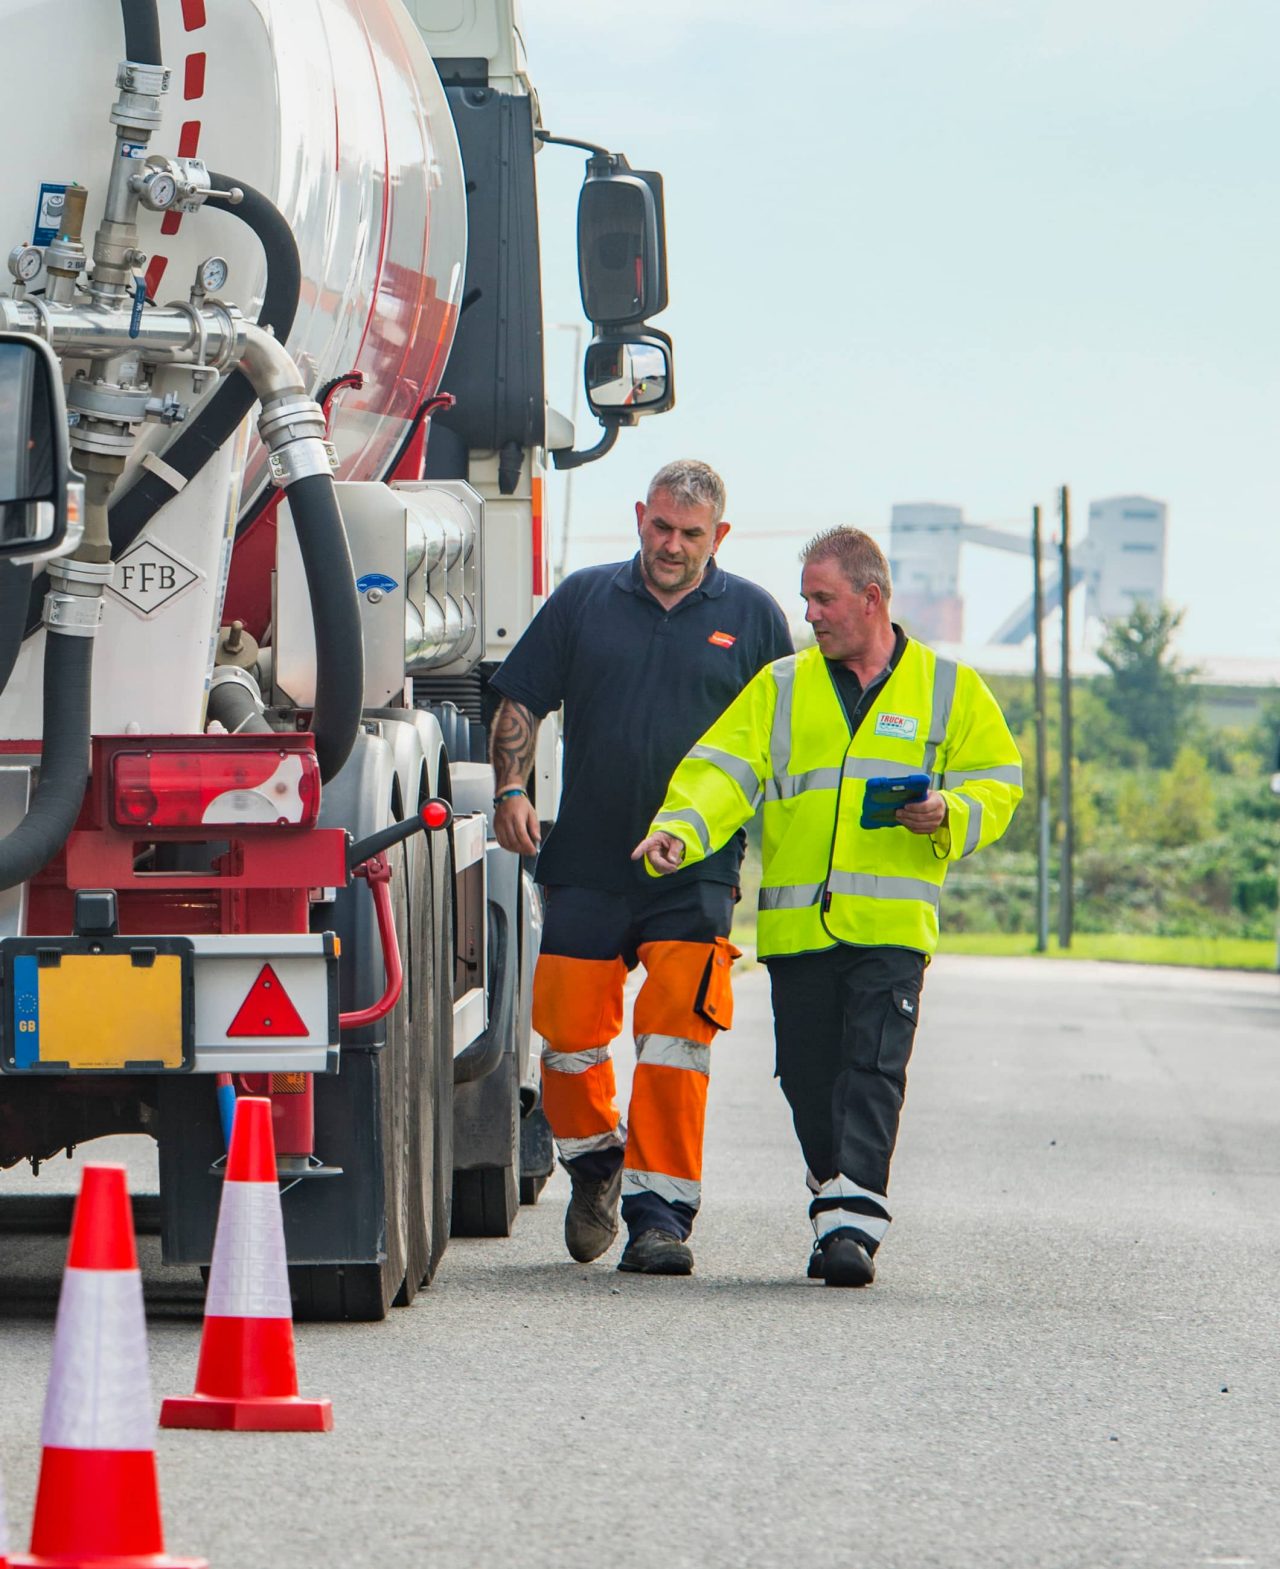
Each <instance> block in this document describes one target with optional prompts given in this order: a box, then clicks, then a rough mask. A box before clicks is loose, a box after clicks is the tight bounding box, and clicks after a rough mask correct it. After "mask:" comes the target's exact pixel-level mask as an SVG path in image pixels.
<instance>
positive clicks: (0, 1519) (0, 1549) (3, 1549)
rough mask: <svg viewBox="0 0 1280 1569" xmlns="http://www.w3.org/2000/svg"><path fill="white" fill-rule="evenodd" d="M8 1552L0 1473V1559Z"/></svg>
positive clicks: (2, 1473) (7, 1526)
mask: <svg viewBox="0 0 1280 1569" xmlns="http://www.w3.org/2000/svg"><path fill="white" fill-rule="evenodd" d="M8 1551H9V1517H8V1515H7V1514H5V1512H4V1472H3V1471H0V1558H3V1557H4V1556H5V1555H6V1554H7V1553H8Z"/></svg>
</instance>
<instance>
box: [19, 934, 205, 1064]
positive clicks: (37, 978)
mask: <svg viewBox="0 0 1280 1569" xmlns="http://www.w3.org/2000/svg"><path fill="white" fill-rule="evenodd" d="M50 951H51V950H50V949H46V950H45V952H44V953H39V952H31V951H28V952H25V953H17V954H14V956H13V958H12V960H11V965H10V967H9V975H8V977H7V978H8V981H9V985H10V988H11V996H10V998H9V1008H8V1013H9V1018H8V1021H7V1022H8V1024H9V1029H8V1030H6V1032H5V1035H6V1040H5V1058H6V1062H5V1067H6V1068H7V1069H9V1071H11V1072H12V1071H15V1070H16V1071H18V1072H22V1071H24V1070H25V1071H32V1070H34V1071H37V1072H38V1071H40V1070H41V1069H44V1070H46V1071H50V1070H55V1071H56V1070H57V1069H65V1070H68V1071H71V1072H77V1071H79V1072H84V1071H89V1072H98V1073H103V1072H117V1073H119V1072H134V1073H145V1072H152V1073H154V1072H164V1071H169V1072H172V1071H174V1070H181V1069H182V1068H184V1067H188V1066H189V1065H190V1062H191V1031H190V1028H189V1026H188V1023H187V1021H188V1019H189V1016H190V1009H189V1008H188V1007H186V1006H185V1002H186V995H187V992H188V991H189V963H188V962H186V961H184V956H183V954H181V953H156V952H154V951H153V952H152V953H151V954H150V955H149V957H150V962H149V963H146V964H136V963H135V962H134V960H133V957H132V955H131V954H130V953H129V952H123V953H122V952H106V953H84V952H80V953H69V952H65V951H64V952H61V953H59V954H57V962H56V963H51V962H48V959H47V957H46V956H47V954H48V953H49V952H50Z"/></svg>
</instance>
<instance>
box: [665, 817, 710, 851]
mask: <svg viewBox="0 0 1280 1569" xmlns="http://www.w3.org/2000/svg"><path fill="white" fill-rule="evenodd" d="M660 823H685V824H687V825H688V826H689V827H690V828H692V829H693V831H694V833H695V834H697V836H698V843H699V844H700V845H701V846H702V853H703V855H710V854H711V830H710V829H709V828H708V827H707V820H706V818H705V817H703V815H702V813H701V812H695V811H694V809H693V808H692V807H691V806H685V807H681V809H680V810H679V811H675V812H658V813H657V814H656V815H655V817H654V819H653V825H654V827H655V828H656V827H657V826H658V825H659V824H660Z"/></svg>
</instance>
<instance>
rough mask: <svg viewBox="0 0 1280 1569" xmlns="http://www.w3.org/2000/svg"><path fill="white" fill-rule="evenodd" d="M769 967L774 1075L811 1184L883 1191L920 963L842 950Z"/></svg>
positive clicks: (902, 951)
mask: <svg viewBox="0 0 1280 1569" xmlns="http://www.w3.org/2000/svg"><path fill="white" fill-rule="evenodd" d="M766 962H767V964H768V967H769V980H770V983H771V985H772V988H773V1018H774V1033H775V1037H776V1040H777V1053H778V1054H777V1070H776V1071H777V1075H778V1078H779V1080H780V1081H781V1084H782V1093H783V1094H784V1095H785V1096H786V1097H787V1102H788V1104H789V1105H790V1107H791V1115H792V1117H793V1119H794V1121H795V1127H796V1133H797V1134H798V1136H799V1139H800V1147H801V1149H802V1150H803V1151H804V1158H805V1160H806V1161H807V1162H808V1165H809V1170H810V1172H811V1173H812V1175H813V1178H814V1180H815V1182H816V1183H817V1184H821V1183H824V1182H828V1181H830V1179H831V1178H833V1177H837V1176H843V1177H846V1178H849V1179H851V1180H852V1181H853V1182H854V1183H856V1184H857V1185H858V1187H860V1188H863V1189H866V1190H867V1191H868V1192H870V1193H873V1194H885V1193H887V1192H888V1189H889V1165H890V1162H891V1161H892V1159H893V1149H894V1145H895V1144H896V1143H897V1138H898V1119H899V1117H900V1115H901V1112H902V1102H903V1098H904V1096H905V1095H906V1090H907V1063H908V1062H909V1061H910V1058H911V1048H912V1046H913V1045H914V1044H915V1035H916V1022H917V1020H918V1018H919V1015H920V988H921V985H922V984H923V981H924V964H925V958H924V955H923V954H922V953H918V952H916V950H915V949H912V948H855V947H852V946H850V945H848V944H844V943H841V944H840V945H839V946H838V947H835V948H825V949H823V950H822V951H821V952H819V953H805V954H799V955H797V956H795V957H793V958H783V959H769V960H767V961H766Z"/></svg>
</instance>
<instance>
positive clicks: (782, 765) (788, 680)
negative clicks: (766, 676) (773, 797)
mask: <svg viewBox="0 0 1280 1569" xmlns="http://www.w3.org/2000/svg"><path fill="white" fill-rule="evenodd" d="M769 668H770V669H771V670H772V671H773V679H774V684H775V685H776V686H777V688H778V701H777V703H776V705H775V706H774V710H773V728H772V729H771V730H770V732H769V763H770V767H771V768H772V770H773V777H774V778H775V779H781V778H782V777H783V775H784V774H785V773H786V771H787V764H788V763H789V762H790V761H791V700H792V698H793V696H794V695H795V684H796V655H795V654H788V655H787V657H786V658H785V659H779V660H777V661H775V663H774V664H772V665H771V666H770V667H769Z"/></svg>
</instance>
